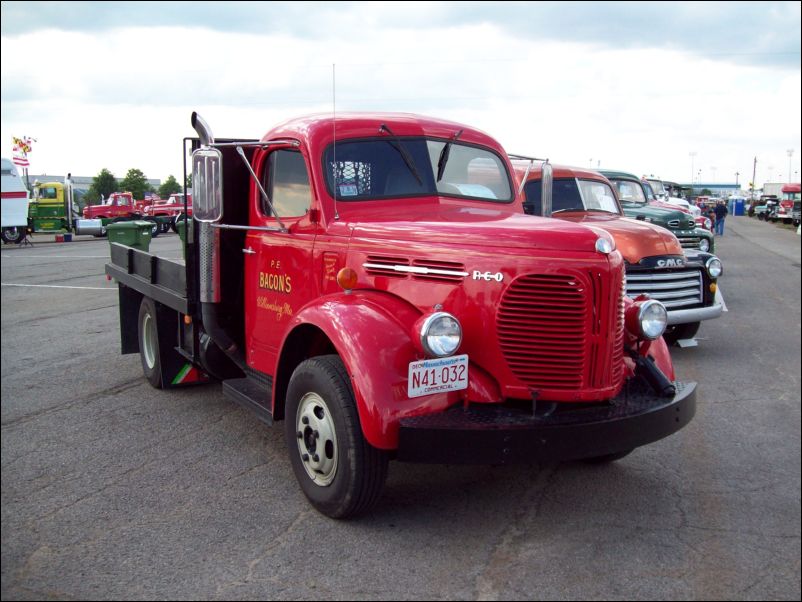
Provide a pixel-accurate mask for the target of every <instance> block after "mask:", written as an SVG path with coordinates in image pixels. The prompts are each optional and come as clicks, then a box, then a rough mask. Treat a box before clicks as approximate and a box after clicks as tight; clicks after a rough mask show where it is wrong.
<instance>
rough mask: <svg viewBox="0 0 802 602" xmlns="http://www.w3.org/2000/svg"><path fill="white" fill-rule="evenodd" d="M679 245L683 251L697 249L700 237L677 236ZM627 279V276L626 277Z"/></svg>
mask: <svg viewBox="0 0 802 602" xmlns="http://www.w3.org/2000/svg"><path fill="white" fill-rule="evenodd" d="M677 240H679V244H680V246H681V247H682V248H683V249H698V248H699V243H700V241H701V240H702V237H701V236H678V237H677ZM627 278H629V276H627Z"/></svg>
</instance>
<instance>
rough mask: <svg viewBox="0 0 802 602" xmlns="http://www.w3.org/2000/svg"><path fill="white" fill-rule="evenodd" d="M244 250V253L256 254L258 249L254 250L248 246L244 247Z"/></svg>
mask: <svg viewBox="0 0 802 602" xmlns="http://www.w3.org/2000/svg"><path fill="white" fill-rule="evenodd" d="M242 252H243V253H247V254H248V255H256V251H254V250H253V249H251V248H250V247H246V248H244V249H242Z"/></svg>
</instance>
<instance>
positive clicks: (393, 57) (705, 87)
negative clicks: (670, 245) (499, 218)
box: [0, 1, 802, 184]
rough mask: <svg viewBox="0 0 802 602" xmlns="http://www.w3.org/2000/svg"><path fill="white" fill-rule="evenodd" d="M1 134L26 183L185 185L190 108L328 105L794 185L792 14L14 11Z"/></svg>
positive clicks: (507, 140)
mask: <svg viewBox="0 0 802 602" xmlns="http://www.w3.org/2000/svg"><path fill="white" fill-rule="evenodd" d="M0 50H2V53H1V54H0V57H1V58H0V61H2V115H1V117H2V124H1V125H2V133H1V134H0V139H1V140H2V150H3V156H6V157H7V156H10V154H11V149H12V136H23V135H27V136H31V137H33V138H36V140H37V142H36V143H35V144H34V147H33V152H32V153H31V155H30V160H31V173H47V174H54V175H61V174H64V173H65V172H67V171H71V172H72V173H73V174H75V175H84V176H94V175H96V174H97V173H98V172H99V171H100V169H102V168H104V167H105V168H108V169H110V170H111V171H112V173H114V174H115V176H117V177H118V178H122V177H124V176H125V173H126V172H127V170H128V169H130V168H133V167H136V168H139V169H141V170H142V171H144V172H145V174H146V175H147V176H148V177H150V178H159V179H162V180H164V179H165V178H166V177H167V176H168V175H169V174H174V175H176V176H177V177H179V179H180V175H181V173H182V162H181V161H182V160H181V139H182V138H183V137H184V136H192V135H194V132H193V130H192V129H191V127H190V125H189V116H190V113H191V112H192V111H193V110H197V111H198V112H199V113H200V114H201V115H202V116H203V117H204V118H205V119H206V121H207V122H208V123H209V124H210V125H211V127H212V130H213V131H214V133H215V135H217V136H220V137H247V138H258V137H260V136H262V135H263V134H264V133H265V132H266V131H267V130H268V129H270V127H271V126H272V125H273V124H275V123H276V122H278V121H279V120H282V119H285V118H288V117H292V116H297V115H302V114H307V113H314V112H321V111H330V110H331V108H332V71H333V69H332V65H336V69H335V71H336V106H337V111H338V112H340V111H347V110H377V111H404V112H414V113H422V114H426V115H432V116H437V117H443V118H447V119H451V120H454V121H459V122H463V123H468V124H471V125H473V126H476V127H479V128H481V129H483V130H485V131H486V132H488V133H489V134H491V135H493V136H494V137H495V138H497V139H498V140H499V141H500V142H501V143H502V144H503V145H504V147H505V148H506V149H507V150H508V151H509V152H516V153H521V154H532V155H536V156H541V157H549V158H550V159H551V160H552V162H555V163H563V164H572V165H580V166H589V165H593V166H594V167H596V166H599V165H600V166H601V167H603V168H604V167H606V168H618V169H624V170H627V171H632V172H635V173H637V174H639V175H641V174H656V175H660V176H662V177H663V178H664V179H668V180H675V181H680V182H688V181H690V179H691V176H692V175H693V176H694V178H695V179H698V178H699V177H701V180H702V181H705V182H730V183H732V182H734V181H735V178H736V176H735V173H736V172H739V173H740V176H739V180H738V181H739V183H741V184H744V183H745V182H748V181H749V180H751V174H752V160H753V158H754V157H755V156H757V158H758V164H757V177H756V181H757V182H758V183H759V184H761V183H762V182H765V181H780V178H782V180H783V181H787V180H788V179H789V178H788V174H789V157H788V150H789V149H792V150H793V154H792V156H791V164H792V166H791V169H790V171H791V173H792V174H795V178H794V179H795V180H796V181H799V171H800V155H802V143H801V142H800V138H801V136H800V129H802V126H801V125H800V114H802V102H801V100H800V97H801V91H802V81H801V80H800V3H799V2H751V3H750V2H711V3H706V2H671V3H668V2H665V3H664V2H655V3H648V2H589V3H585V2H568V3H564V2H539V3H527V2H492V3H491V2H454V3H451V2H415V3H409V2H402V3H395V2H366V3H360V2H323V3H317V2H287V3H285V2H270V3H257V2H192V3H181V2H6V1H4V2H3V3H2V48H1V49H0Z"/></svg>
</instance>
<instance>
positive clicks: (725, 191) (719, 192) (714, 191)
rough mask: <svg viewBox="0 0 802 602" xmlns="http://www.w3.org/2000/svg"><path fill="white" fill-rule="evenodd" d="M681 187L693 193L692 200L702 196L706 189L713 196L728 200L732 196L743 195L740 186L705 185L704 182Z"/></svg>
mask: <svg viewBox="0 0 802 602" xmlns="http://www.w3.org/2000/svg"><path fill="white" fill-rule="evenodd" d="M680 186H682V188H683V189H688V190H690V191H691V198H693V197H697V196H699V195H700V194H702V190H705V189H707V190H709V191H710V193H711V196H719V197H722V198H727V197H728V196H730V195H731V194H741V185H740V184H721V183H718V184H712V183H708V184H705V183H704V182H696V183H694V184H687V183H686V184H680Z"/></svg>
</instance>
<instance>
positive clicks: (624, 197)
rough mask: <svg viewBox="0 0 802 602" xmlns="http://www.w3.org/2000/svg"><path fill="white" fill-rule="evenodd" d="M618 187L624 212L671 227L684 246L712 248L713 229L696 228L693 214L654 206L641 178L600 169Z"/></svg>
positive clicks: (704, 249) (713, 245)
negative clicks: (711, 230)
mask: <svg viewBox="0 0 802 602" xmlns="http://www.w3.org/2000/svg"><path fill="white" fill-rule="evenodd" d="M599 172H600V173H601V174H603V175H604V176H605V177H606V178H607V179H608V180H610V181H611V182H612V183H613V184H615V186H616V188H617V189H618V198H619V200H620V201H621V208H622V209H623V210H624V215H626V216H627V217H631V218H634V219H639V220H643V221H646V222H650V223H652V224H656V225H658V226H662V227H664V228H667V229H668V230H671V232H673V233H674V236H676V237H677V239H678V240H679V242H680V245H682V248H683V249H698V250H700V251H704V252H705V253H712V252H713V251H714V247H715V243H714V240H713V233H712V232H710V231H709V230H705V229H704V228H698V227H697V226H696V222H695V221H694V218H693V216H692V215H689V214H687V213H685V212H683V211H680V210H679V209H677V210H676V211H674V210H672V209H666V208H663V207H656V206H654V205H651V204H650V203H649V201H650V200H652V199H651V198H650V197H651V196H652V195H651V191H650V190H649V189H648V188H647V187H646V186H645V185H644V183H643V182H642V181H641V179H640V178H639V177H638V176H636V175H634V174H631V173H627V172H625V171H613V170H609V169H601V170H599Z"/></svg>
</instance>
